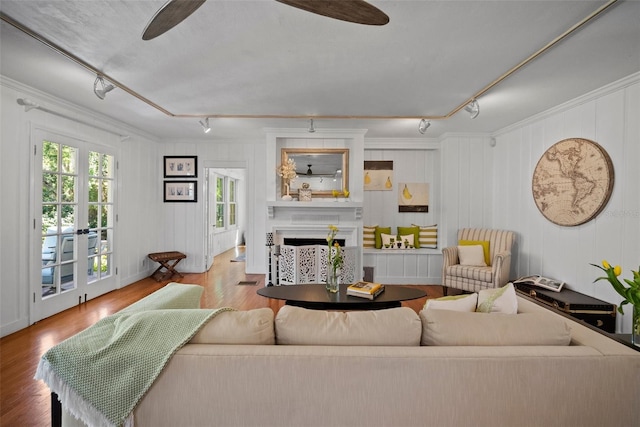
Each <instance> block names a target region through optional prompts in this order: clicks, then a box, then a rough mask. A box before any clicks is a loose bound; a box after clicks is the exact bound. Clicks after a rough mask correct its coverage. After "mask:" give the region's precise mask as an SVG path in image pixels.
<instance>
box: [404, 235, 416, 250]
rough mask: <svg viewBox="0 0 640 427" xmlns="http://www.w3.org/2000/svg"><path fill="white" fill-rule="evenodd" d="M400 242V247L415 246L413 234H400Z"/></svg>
mask: <svg viewBox="0 0 640 427" xmlns="http://www.w3.org/2000/svg"><path fill="white" fill-rule="evenodd" d="M400 242H402V246H400V247H401V248H405V249H408V248H413V247H415V236H414V235H413V234H404V235H400Z"/></svg>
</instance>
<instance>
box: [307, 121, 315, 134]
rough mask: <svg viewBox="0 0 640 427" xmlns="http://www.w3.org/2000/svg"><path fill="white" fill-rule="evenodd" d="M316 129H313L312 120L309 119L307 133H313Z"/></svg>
mask: <svg viewBox="0 0 640 427" xmlns="http://www.w3.org/2000/svg"><path fill="white" fill-rule="evenodd" d="M315 131H316V129H315V128H314V127H313V119H309V130H308V132H309V133H314V132H315Z"/></svg>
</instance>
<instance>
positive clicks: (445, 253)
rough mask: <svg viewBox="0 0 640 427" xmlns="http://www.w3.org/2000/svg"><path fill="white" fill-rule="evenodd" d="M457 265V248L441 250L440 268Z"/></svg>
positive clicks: (451, 247)
mask: <svg viewBox="0 0 640 427" xmlns="http://www.w3.org/2000/svg"><path fill="white" fill-rule="evenodd" d="M455 264H458V247H457V246H450V247H448V248H442V268H447V267H449V266H451V265H455Z"/></svg>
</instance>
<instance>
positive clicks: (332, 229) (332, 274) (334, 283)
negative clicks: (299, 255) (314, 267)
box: [326, 224, 343, 293]
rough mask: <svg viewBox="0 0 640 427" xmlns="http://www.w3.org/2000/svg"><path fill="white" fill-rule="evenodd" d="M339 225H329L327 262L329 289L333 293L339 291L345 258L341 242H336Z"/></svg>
mask: <svg viewBox="0 0 640 427" xmlns="http://www.w3.org/2000/svg"><path fill="white" fill-rule="evenodd" d="M338 231H339V230H338V227H336V226H335V225H332V224H331V225H329V234H328V235H327V246H328V253H327V258H328V264H327V285H326V286H327V290H328V291H329V292H332V293H336V292H338V290H339V289H340V269H341V268H342V263H343V258H342V249H340V244H339V243H338V242H334V238H335V237H336V234H338Z"/></svg>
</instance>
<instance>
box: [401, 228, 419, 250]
mask: <svg viewBox="0 0 640 427" xmlns="http://www.w3.org/2000/svg"><path fill="white" fill-rule="evenodd" d="M408 234H413V246H414V247H415V248H416V249H418V248H419V247H420V227H398V235H399V236H406V235H408Z"/></svg>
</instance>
